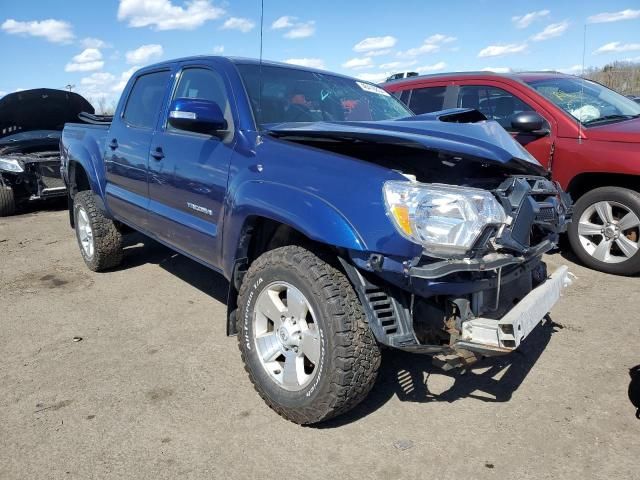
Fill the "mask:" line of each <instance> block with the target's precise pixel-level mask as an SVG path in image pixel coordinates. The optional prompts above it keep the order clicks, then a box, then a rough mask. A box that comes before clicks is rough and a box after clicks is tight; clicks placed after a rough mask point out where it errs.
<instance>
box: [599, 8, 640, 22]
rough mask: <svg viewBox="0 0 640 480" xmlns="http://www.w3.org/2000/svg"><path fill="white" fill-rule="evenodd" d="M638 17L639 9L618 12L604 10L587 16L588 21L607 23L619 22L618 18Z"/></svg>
mask: <svg viewBox="0 0 640 480" xmlns="http://www.w3.org/2000/svg"><path fill="white" fill-rule="evenodd" d="M635 18H640V10H631V9H627V10H621V11H619V12H604V13H598V14H597V15H591V16H590V17H589V18H587V22H588V23H609V22H619V21H620V20H633V19H635Z"/></svg>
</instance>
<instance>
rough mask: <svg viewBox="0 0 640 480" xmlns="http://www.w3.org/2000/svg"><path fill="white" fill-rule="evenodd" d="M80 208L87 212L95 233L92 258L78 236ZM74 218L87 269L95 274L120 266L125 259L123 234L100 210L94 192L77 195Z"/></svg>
mask: <svg viewBox="0 0 640 480" xmlns="http://www.w3.org/2000/svg"><path fill="white" fill-rule="evenodd" d="M79 208H83V209H84V211H85V212H87V214H88V216H89V222H90V224H91V229H92V231H93V243H94V253H93V255H92V256H91V257H89V256H87V254H86V252H85V251H84V249H83V248H82V244H81V241H80V236H79V234H78V210H79ZM73 217H74V220H75V228H76V239H77V240H78V247H79V248H80V253H81V254H82V258H83V260H84V263H86V265H87V267H89V269H90V270H93V271H94V272H100V271H103V270H107V269H110V268H114V267H117V266H118V265H120V263H121V262H122V257H123V247H122V234H121V233H120V232H119V231H118V229H117V228H116V226H115V224H114V222H113V220H111V219H110V218H107V217H106V216H105V215H104V213H103V212H102V211H101V210H100V208H98V206H97V204H96V201H95V198H94V195H93V192H91V191H90V190H86V191H82V192H78V193H77V194H76V195H75V197H74V198H73Z"/></svg>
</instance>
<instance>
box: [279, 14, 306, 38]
mask: <svg viewBox="0 0 640 480" xmlns="http://www.w3.org/2000/svg"><path fill="white" fill-rule="evenodd" d="M271 28H272V29H274V30H285V29H286V30H287V31H286V32H285V34H284V35H283V37H284V38H289V39H296V38H307V37H311V36H313V35H314V34H315V33H316V22H315V20H309V21H307V22H299V21H298V17H292V16H290V15H285V16H283V17H280V18H278V19H277V20H275V21H274V22H273V23H272V24H271Z"/></svg>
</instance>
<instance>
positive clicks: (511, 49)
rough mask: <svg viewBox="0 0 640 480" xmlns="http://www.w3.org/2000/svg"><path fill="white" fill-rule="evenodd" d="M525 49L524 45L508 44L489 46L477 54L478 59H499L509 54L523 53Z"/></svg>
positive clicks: (525, 45)
mask: <svg viewBox="0 0 640 480" xmlns="http://www.w3.org/2000/svg"><path fill="white" fill-rule="evenodd" d="M526 49H527V44H526V43H509V44H507V45H489V46H488V47H485V48H483V49H482V50H480V52H479V53H478V57H500V56H502V55H509V54H511V53H520V52H524V51H525V50H526Z"/></svg>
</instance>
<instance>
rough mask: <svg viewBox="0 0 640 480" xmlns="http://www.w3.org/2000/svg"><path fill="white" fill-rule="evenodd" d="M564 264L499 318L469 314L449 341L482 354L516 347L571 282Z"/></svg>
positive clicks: (502, 351) (455, 345) (494, 353)
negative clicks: (454, 340) (454, 336)
mask: <svg viewBox="0 0 640 480" xmlns="http://www.w3.org/2000/svg"><path fill="white" fill-rule="evenodd" d="M572 277H573V275H572V274H571V273H570V272H569V268H568V267H567V266H566V265H563V266H561V267H559V268H558V269H557V270H556V271H555V272H553V274H552V275H551V276H550V277H549V278H548V279H547V280H546V281H545V282H544V283H542V284H541V285H539V286H537V287H536V288H534V289H533V290H532V291H531V292H530V293H529V294H527V295H526V296H525V297H524V298H523V299H522V300H520V301H519V302H518V303H517V304H516V305H515V306H514V307H513V308H512V309H511V310H509V311H508V312H507V313H506V314H505V315H504V316H503V317H502V318H500V319H491V318H482V317H478V318H472V319H469V320H466V321H464V322H463V323H462V328H461V332H460V337H459V338H458V340H457V341H456V342H455V343H454V344H453V345H452V346H453V348H454V349H455V350H467V351H471V352H474V353H479V354H482V355H487V356H491V355H501V354H507V353H510V352H512V351H513V350H515V349H517V348H518V347H519V346H520V344H521V343H522V341H523V340H524V339H525V338H526V337H527V336H528V335H529V334H530V333H531V332H532V331H533V330H534V329H535V327H536V326H537V325H538V324H539V323H540V322H541V321H542V319H543V318H544V317H545V316H546V315H547V314H548V313H549V312H550V311H551V309H552V308H553V306H554V305H555V304H556V303H557V302H558V300H559V299H560V296H561V294H562V291H563V290H564V289H565V288H566V287H568V286H569V285H570V284H571V283H572Z"/></svg>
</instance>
